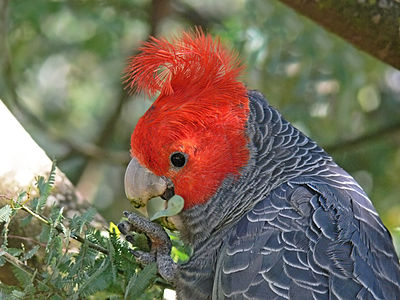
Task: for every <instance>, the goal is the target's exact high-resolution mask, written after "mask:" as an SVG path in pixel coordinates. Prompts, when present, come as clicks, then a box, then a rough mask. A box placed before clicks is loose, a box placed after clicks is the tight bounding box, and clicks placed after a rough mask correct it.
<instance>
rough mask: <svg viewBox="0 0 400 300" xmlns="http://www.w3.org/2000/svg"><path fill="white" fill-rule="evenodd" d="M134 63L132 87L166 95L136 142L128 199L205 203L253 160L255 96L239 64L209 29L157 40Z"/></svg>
mask: <svg viewBox="0 0 400 300" xmlns="http://www.w3.org/2000/svg"><path fill="white" fill-rule="evenodd" d="M140 51H141V53H140V54H138V55H137V56H135V57H133V58H132V59H131V61H130V63H129V66H128V70H127V82H128V86H129V87H130V88H132V89H137V90H138V91H144V92H147V94H148V95H154V94H156V93H158V94H159V95H158V97H157V99H156V100H155V102H154V103H153V105H152V106H151V107H150V108H149V109H148V110H147V112H146V113H145V114H144V115H143V116H142V117H141V119H140V120H139V122H138V123H137V125H136V128H135V130H134V132H133V134H132V138H131V155H132V161H131V163H130V165H129V166H128V169H127V172H126V175H125V190H126V193H127V196H128V198H130V199H131V200H133V201H136V203H139V204H144V203H145V202H146V201H147V200H148V199H149V198H152V197H155V196H163V197H164V198H169V197H171V196H172V193H171V192H172V191H174V192H175V193H176V194H178V195H180V196H182V197H183V199H184V200H185V205H184V208H185V209H187V208H191V207H193V206H194V205H197V204H203V203H205V202H207V201H208V199H210V197H211V196H212V195H213V194H214V193H215V192H216V190H217V189H218V187H219V186H220V185H221V184H222V182H223V181H224V179H225V178H227V177H229V176H234V177H235V176H239V174H240V171H241V169H242V168H243V167H244V166H245V165H246V163H247V161H248V159H249V150H248V148H247V143H248V140H247V135H246V122H247V119H248V114H249V100H248V97H247V90H246V88H245V86H244V84H243V83H242V82H240V81H239V80H238V76H239V75H240V72H241V70H242V67H241V65H240V63H239V61H238V59H237V57H236V56H235V55H234V54H233V53H231V52H230V51H228V50H227V49H226V48H224V47H223V46H221V44H220V42H219V41H214V40H213V39H212V38H211V37H210V36H207V35H205V34H204V33H203V32H202V31H201V30H197V31H195V32H191V33H183V35H182V37H181V38H179V39H176V40H172V41H171V42H168V41H166V40H164V39H155V38H152V39H151V40H150V41H148V42H146V43H144V45H143V47H142V48H141V49H140Z"/></svg>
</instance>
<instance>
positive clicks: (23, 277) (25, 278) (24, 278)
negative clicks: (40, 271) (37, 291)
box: [12, 265, 32, 287]
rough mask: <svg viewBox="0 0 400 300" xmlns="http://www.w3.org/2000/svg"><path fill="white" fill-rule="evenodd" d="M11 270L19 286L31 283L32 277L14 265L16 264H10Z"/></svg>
mask: <svg viewBox="0 0 400 300" xmlns="http://www.w3.org/2000/svg"><path fill="white" fill-rule="evenodd" d="M12 271H13V273H14V275H15V277H16V278H17V279H18V282H19V283H20V285H21V286H23V287H24V286H26V285H29V284H31V281H32V278H31V276H30V275H29V274H28V273H26V272H25V271H24V270H22V269H20V268H18V267H16V266H14V265H13V266H12Z"/></svg>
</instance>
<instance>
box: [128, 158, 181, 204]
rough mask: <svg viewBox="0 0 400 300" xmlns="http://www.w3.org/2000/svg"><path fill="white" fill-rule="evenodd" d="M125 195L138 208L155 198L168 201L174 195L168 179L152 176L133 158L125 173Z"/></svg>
mask: <svg viewBox="0 0 400 300" xmlns="http://www.w3.org/2000/svg"><path fill="white" fill-rule="evenodd" d="M125 194H126V196H127V197H128V199H129V200H130V201H131V202H132V203H133V205H134V206H136V207H140V206H145V205H146V204H147V201H148V200H149V199H151V198H154V197H157V196H161V197H162V198H164V199H166V200H168V199H169V198H171V197H172V196H173V195H174V188H173V184H172V182H171V181H170V180H169V179H167V178H164V177H160V176H157V175H154V174H153V173H152V172H151V171H150V170H149V169H147V168H145V167H143V166H142V165H140V164H139V162H138V161H137V159H136V158H135V157H133V158H132V160H131V161H130V163H129V165H128V167H127V168H126V172H125Z"/></svg>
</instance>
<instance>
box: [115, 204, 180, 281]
mask: <svg viewBox="0 0 400 300" xmlns="http://www.w3.org/2000/svg"><path fill="white" fill-rule="evenodd" d="M124 215H125V217H126V218H127V219H128V220H126V221H123V222H121V223H119V224H118V229H119V231H120V232H121V233H122V234H123V235H125V238H126V240H127V241H128V242H129V243H131V244H133V236H132V235H131V234H130V232H132V231H135V232H138V233H143V234H144V235H146V236H147V237H148V238H149V240H150V252H145V251H140V250H131V253H132V254H133V255H134V256H135V258H136V260H137V261H138V262H139V263H141V264H144V265H146V264H149V263H152V262H156V263H157V268H158V273H159V274H160V275H161V277H163V278H164V279H165V280H167V281H169V282H173V281H174V278H175V275H176V273H177V269H178V265H177V264H176V263H175V262H174V261H173V260H172V258H171V255H170V254H171V247H172V244H171V240H170V239H169V237H168V234H167V233H166V232H165V231H164V229H163V228H162V227H161V226H160V225H158V224H156V223H153V222H151V221H150V220H148V219H146V218H144V217H142V216H139V215H137V214H135V213H133V212H128V211H125V212H124Z"/></svg>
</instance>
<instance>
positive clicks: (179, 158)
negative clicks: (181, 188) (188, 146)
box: [169, 151, 187, 168]
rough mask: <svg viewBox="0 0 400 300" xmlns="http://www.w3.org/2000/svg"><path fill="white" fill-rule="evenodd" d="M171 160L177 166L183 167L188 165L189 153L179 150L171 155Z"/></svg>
mask: <svg viewBox="0 0 400 300" xmlns="http://www.w3.org/2000/svg"><path fill="white" fill-rule="evenodd" d="M169 160H170V162H171V164H172V165H173V166H174V167H175V168H182V167H184V166H185V165H186V162H187V154H185V153H182V152H179V151H177V152H174V153H172V154H171V155H170V157H169Z"/></svg>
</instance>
